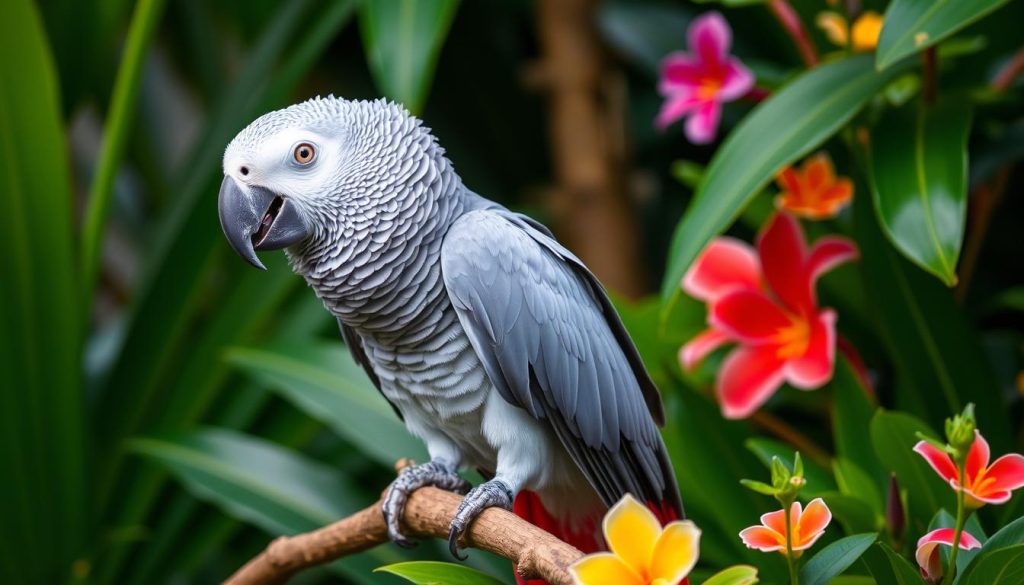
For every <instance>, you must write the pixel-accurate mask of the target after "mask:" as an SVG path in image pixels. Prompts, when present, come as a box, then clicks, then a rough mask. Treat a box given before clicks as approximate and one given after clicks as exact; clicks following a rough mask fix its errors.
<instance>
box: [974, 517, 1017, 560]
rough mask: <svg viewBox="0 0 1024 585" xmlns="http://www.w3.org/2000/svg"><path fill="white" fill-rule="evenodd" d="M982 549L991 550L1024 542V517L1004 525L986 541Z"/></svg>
mask: <svg viewBox="0 0 1024 585" xmlns="http://www.w3.org/2000/svg"><path fill="white" fill-rule="evenodd" d="M984 543H985V546H984V547H983V549H982V550H984V551H986V552H987V551H991V550H995V549H997V548H1006V547H1009V546H1016V545H1018V544H1024V517H1022V518H1017V519H1016V520H1014V521H1013V522H1010V523H1009V524H1007V525H1006V526H1003V527H1002V528H1000V529H999V530H998V531H996V533H995V534H993V535H992V536H991V538H989V539H988V540H986V541H984Z"/></svg>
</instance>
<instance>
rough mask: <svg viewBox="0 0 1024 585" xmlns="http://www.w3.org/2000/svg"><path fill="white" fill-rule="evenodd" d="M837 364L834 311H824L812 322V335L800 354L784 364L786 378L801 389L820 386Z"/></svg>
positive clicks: (828, 378)
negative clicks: (803, 351) (800, 355)
mask: <svg viewBox="0 0 1024 585" xmlns="http://www.w3.org/2000/svg"><path fill="white" fill-rule="evenodd" d="M835 363H836V313H835V311H832V310H825V311H822V312H821V313H819V314H818V317H817V318H816V319H814V320H813V321H812V322H811V338H810V341H809V342H808V343H807V351H806V352H805V353H804V355H803V356H802V357H799V358H796V359H792V360H789V362H787V363H786V380H788V381H789V383H790V384H792V385H793V386H796V387H797V388H800V389H801V390H814V389H817V388H821V387H822V386H823V385H824V384H825V383H826V382H828V381H829V380H831V379H832V371H833V367H834V366H835Z"/></svg>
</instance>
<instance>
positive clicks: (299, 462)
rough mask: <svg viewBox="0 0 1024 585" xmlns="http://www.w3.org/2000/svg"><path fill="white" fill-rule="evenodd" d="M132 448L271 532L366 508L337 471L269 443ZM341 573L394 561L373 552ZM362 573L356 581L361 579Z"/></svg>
mask: <svg viewBox="0 0 1024 585" xmlns="http://www.w3.org/2000/svg"><path fill="white" fill-rule="evenodd" d="M131 449H132V450H133V451H135V452H136V453H139V454H142V455H145V456H147V457H150V458H152V459H154V460H155V461H157V462H159V463H161V464H162V465H164V466H166V467H167V468H168V469H169V470H170V471H171V473H173V474H174V475H175V476H176V477H177V478H178V479H179V480H180V481H182V482H183V483H184V484H185V486H186V487H187V488H188V489H189V490H190V491H191V492H192V493H193V494H195V495H196V496H197V497H199V498H200V499H203V500H206V501H209V502H211V503H213V504H216V505H217V506H219V507H221V508H223V509H224V510H225V511H227V512H228V513H229V514H231V515H233V516H235V517H237V518H241V519H243V520H245V521H247V522H250V523H252V524H255V525H257V526H259V527H260V528H262V529H264V530H266V531H267V532H268V533H270V534H271V535H280V534H296V533H299V532H306V531H309V530H314V529H316V528H319V527H321V526H325V525H327V524H330V523H331V522H334V521H336V520H338V519H340V518H343V517H345V516H347V515H349V514H352V513H353V512H355V511H357V510H358V509H360V508H361V507H362V506H363V505H365V504H369V503H370V502H371V501H372V500H367V501H365V502H363V501H360V500H361V498H363V496H362V492H361V490H360V489H359V488H358V487H357V486H356V485H355V484H353V483H352V482H351V480H349V479H348V478H346V477H345V476H344V475H343V474H341V473H339V472H338V471H335V470H333V469H331V468H329V467H327V466H325V465H323V464H321V463H317V462H314V461H311V460H309V459H307V458H305V457H303V456H301V455H299V454H297V453H294V452H292V451H289V450H287V449H284V448H282V447H280V446H278V445H275V444H273V443H269V442H267V441H264V440H262V439H257V438H255V437H251V436H248V435H244V434H241V433H237V432H233V431H227V430H223V429H214V428H205V429H200V430H197V431H193V432H190V433H186V434H178V435H171V436H167V437H146V438H139V439H134V440H133V441H132V443H131ZM362 556H363V558H359V557H350V558H346V559H344V560H342V561H341V562H340V568H341V569H342V570H343V571H344V572H345V573H346V574H347V575H348V576H349V577H350V578H356V579H358V580H360V581H367V579H365V573H364V571H368V570H369V567H368V566H367V564H368V563H372V562H376V563H377V564H379V563H381V562H391V561H392V560H396V556H397V555H396V553H395V551H389V550H388V549H387V548H386V547H377V548H375V549H371V550H369V551H367V552H366V553H363V555H362ZM360 576H362V578H360Z"/></svg>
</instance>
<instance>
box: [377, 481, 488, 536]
mask: <svg viewBox="0 0 1024 585" xmlns="http://www.w3.org/2000/svg"><path fill="white" fill-rule="evenodd" d="M428 485H429V486H434V487H438V488H441V489H443V490H448V491H452V492H455V493H458V494H466V493H469V491H470V488H471V487H472V486H471V485H470V483H469V482H468V481H466V480H464V479H462V477H460V476H459V474H458V473H457V472H456V471H455V469H454V468H453V467H451V466H450V465H448V464H446V463H443V462H441V461H431V462H429V463H423V464H420V465H413V466H411V467H406V468H405V469H403V470H402V471H400V472H398V478H396V479H395V481H393V482H391V486H390V487H389V488H388V492H387V495H385V496H384V506H383V512H384V523H385V524H387V527H388V538H390V539H391V541H392V542H394V543H395V544H397V545H398V546H400V547H402V548H412V547H414V546H416V543H415V542H413V541H411V540H409V539H407V538H406V537H405V535H403V534H402V531H401V529H400V527H399V518H401V516H402V510H404V509H405V503H406V502H407V501H408V500H409V495H410V494H412V492H414V491H416V490H418V489H419V488H421V487H424V486H428Z"/></svg>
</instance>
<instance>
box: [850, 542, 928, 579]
mask: <svg viewBox="0 0 1024 585" xmlns="http://www.w3.org/2000/svg"><path fill="white" fill-rule="evenodd" d="M861 560H862V561H863V562H864V564H865V565H866V566H867V568H868V571H869V572H870V573H871V576H873V577H874V578H875V582H876V583H877V584H878V585H924V580H923V579H921V576H920V573H919V572H918V570H917V567H915V566H914V565H912V564H910V561H908V560H907V559H905V558H903V557H901V556H900V555H899V554H898V553H897V552H896V551H894V550H892V548H890V547H889V545H887V544H885V543H884V542H877V543H875V546H873V547H871V548H869V549H868V550H867V551H865V552H864V556H862V557H861Z"/></svg>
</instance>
